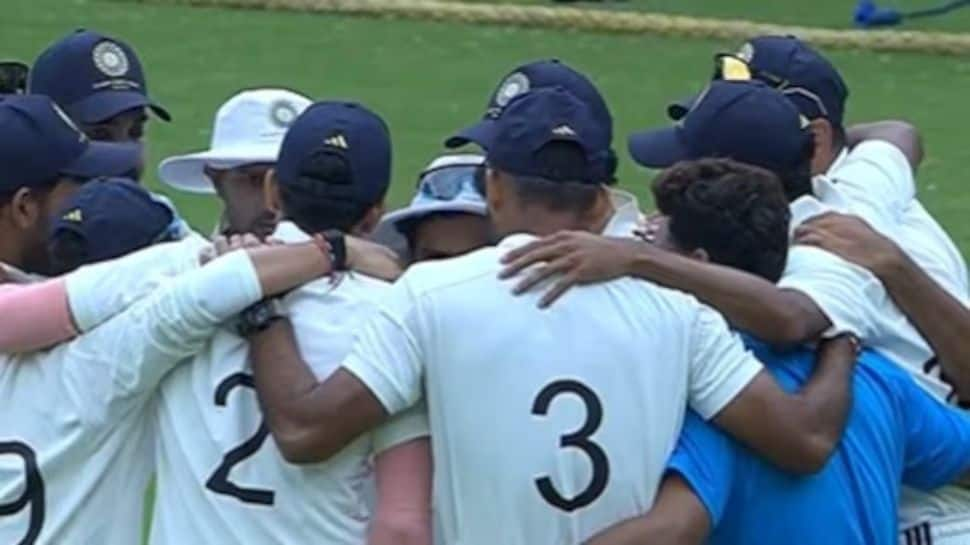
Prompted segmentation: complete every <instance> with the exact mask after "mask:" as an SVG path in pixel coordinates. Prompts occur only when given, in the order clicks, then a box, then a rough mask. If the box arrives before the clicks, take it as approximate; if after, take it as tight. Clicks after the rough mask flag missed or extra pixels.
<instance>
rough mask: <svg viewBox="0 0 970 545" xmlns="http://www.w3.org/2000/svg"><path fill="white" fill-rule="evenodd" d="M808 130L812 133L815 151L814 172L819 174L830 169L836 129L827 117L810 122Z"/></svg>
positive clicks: (813, 158) (813, 157)
mask: <svg viewBox="0 0 970 545" xmlns="http://www.w3.org/2000/svg"><path fill="white" fill-rule="evenodd" d="M808 130H809V131H811V133H812V141H813V143H814V144H815V151H814V153H813V154H812V174H819V173H822V172H825V171H826V170H827V169H828V164H829V162H830V160H831V157H832V154H833V152H834V151H835V150H833V144H834V142H835V131H834V130H833V129H832V124H831V123H829V121H828V120H827V119H822V118H820V117H819V118H815V119H813V120H811V121H810V122H809V123H808Z"/></svg>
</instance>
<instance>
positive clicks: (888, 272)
mask: <svg viewBox="0 0 970 545" xmlns="http://www.w3.org/2000/svg"><path fill="white" fill-rule="evenodd" d="M873 272H875V273H876V275H877V276H878V277H879V279H880V280H881V281H882V283H883V284H884V285H885V286H886V290H887V291H888V292H889V295H890V296H891V297H892V298H893V301H895V302H896V305H898V306H899V308H900V309H901V310H902V311H903V313H904V314H906V316H907V317H908V318H909V320H910V321H911V322H913V324H914V325H915V326H916V328H917V329H918V330H919V331H920V333H921V334H922V335H923V337H924V338H925V339H926V340H927V342H929V344H930V346H931V347H932V348H933V352H935V353H936V356H937V358H938V359H939V361H940V365H941V367H942V368H943V371H944V373H946V375H947V377H948V378H949V379H950V381H952V383H953V385H954V387H955V388H956V390H957V394H958V395H959V396H960V398H961V399H970V310H968V309H967V308H966V307H965V306H964V305H963V303H962V302H961V301H959V300H958V299H956V298H954V297H953V296H951V295H950V294H949V293H947V291H946V290H944V289H943V288H942V287H940V285H939V284H937V283H936V281H934V280H933V279H932V278H931V277H930V276H929V275H927V274H926V272H924V271H923V270H922V269H921V268H920V267H919V265H917V264H916V263H914V262H913V261H912V260H911V259H910V258H909V257H908V256H907V255H906V254H904V253H903V252H899V253H898V257H897V259H895V260H893V261H892V262H891V263H886V264H884V265H882V266H879V267H876V268H875V269H874V271H873Z"/></svg>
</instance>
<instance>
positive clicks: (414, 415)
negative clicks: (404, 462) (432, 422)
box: [372, 402, 431, 454]
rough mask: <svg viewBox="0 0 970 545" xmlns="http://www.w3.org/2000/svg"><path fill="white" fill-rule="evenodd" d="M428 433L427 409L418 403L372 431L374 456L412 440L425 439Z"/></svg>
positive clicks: (422, 403) (421, 403)
mask: <svg viewBox="0 0 970 545" xmlns="http://www.w3.org/2000/svg"><path fill="white" fill-rule="evenodd" d="M430 433H431V432H430V429H429V427H428V407H427V405H425V404H424V402H419V403H418V404H417V405H414V406H413V407H411V408H410V409H407V410H406V411H404V412H402V413H400V414H396V415H394V416H392V417H391V419H390V420H388V421H387V422H385V423H384V424H383V425H382V426H380V427H379V428H377V429H376V430H374V432H373V436H372V437H373V441H374V443H373V445H374V454H380V453H381V452H384V451H385V450H387V449H389V448H393V447H396V446H397V445H400V444H402V443H407V442H408V441H411V440H413V439H419V438H421V437H427V436H428V435H429V434H430Z"/></svg>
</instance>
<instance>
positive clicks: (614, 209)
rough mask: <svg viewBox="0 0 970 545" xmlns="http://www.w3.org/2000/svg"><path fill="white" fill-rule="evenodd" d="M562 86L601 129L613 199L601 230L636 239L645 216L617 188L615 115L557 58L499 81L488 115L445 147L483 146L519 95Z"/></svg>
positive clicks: (603, 171)
mask: <svg viewBox="0 0 970 545" xmlns="http://www.w3.org/2000/svg"><path fill="white" fill-rule="evenodd" d="M553 87H562V88H564V89H566V90H567V91H569V92H570V93H572V95H573V96H575V97H576V98H577V99H579V100H580V101H582V102H583V103H584V104H585V105H586V107H587V108H589V110H590V114H591V115H592V116H593V118H594V119H595V120H596V122H597V123H598V124H599V125H600V127H601V134H602V136H603V138H604V139H605V140H604V146H605V148H606V151H605V152H603V155H602V157H598V158H597V161H598V162H600V163H601V165H600V166H599V167H597V168H598V169H599V172H598V173H597V174H596V178H597V179H598V180H599V181H600V182H601V183H602V184H604V185H606V186H608V187H609V188H610V200H609V202H607V203H604V204H603V206H602V209H601V210H597V211H596V213H597V214H598V215H599V216H600V223H599V224H598V226H597V227H598V230H599V231H600V232H602V233H604V234H607V235H610V236H624V237H629V236H633V233H634V232H635V231H636V230H637V229H639V228H641V227H642V226H643V221H644V218H643V214H641V213H640V205H639V203H637V198H636V196H635V195H633V194H632V193H630V192H628V191H624V190H622V189H619V188H617V187H615V186H616V167H617V164H618V161H617V157H616V152H615V151H613V148H612V142H613V115H612V114H611V113H610V109H609V106H608V105H607V103H606V100H605V99H604V98H603V95H602V94H601V93H600V92H599V89H597V88H596V85H594V84H593V82H592V81H591V80H590V79H589V78H588V77H586V76H585V75H584V74H582V73H581V72H579V71H577V70H575V69H574V68H572V67H570V66H569V65H567V64H566V63H564V62H562V61H560V60H558V59H544V60H538V61H532V62H529V63H525V64H523V65H521V66H518V67H516V68H514V69H513V70H512V71H511V72H509V73H508V74H507V75H506V76H505V77H504V78H502V80H501V81H500V82H499V84H498V86H497V87H496V88H495V91H493V92H492V95H491V96H490V97H489V100H488V104H487V106H486V109H485V114H484V115H483V116H482V118H481V120H479V121H478V122H477V123H475V124H474V125H471V126H469V127H466V128H465V129H462V130H461V131H459V132H458V133H456V134H455V135H453V136H451V137H449V138H448V139H447V140H445V146H447V147H449V148H457V147H460V146H464V145H466V144H469V143H477V144H479V146H480V145H481V144H480V142H482V141H483V140H484V139H487V138H490V136H491V134H492V132H493V131H494V127H495V126H496V120H497V119H498V117H499V116H501V115H502V112H503V111H504V110H505V108H506V106H508V104H509V102H510V101H511V100H512V99H513V98H515V97H516V96H518V95H520V94H523V93H527V92H529V91H531V90H535V89H548V88H553Z"/></svg>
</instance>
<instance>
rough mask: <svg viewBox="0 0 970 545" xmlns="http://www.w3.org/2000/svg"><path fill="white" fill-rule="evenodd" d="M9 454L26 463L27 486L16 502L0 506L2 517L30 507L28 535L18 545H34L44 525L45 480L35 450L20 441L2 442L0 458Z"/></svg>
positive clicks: (0, 444) (0, 443)
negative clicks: (41, 474) (38, 465)
mask: <svg viewBox="0 0 970 545" xmlns="http://www.w3.org/2000/svg"><path fill="white" fill-rule="evenodd" d="M5 454H9V455H13V456H18V457H19V458H20V459H22V460H23V461H24V474H25V475H26V485H25V486H24V491H23V493H22V494H21V495H20V497H19V498H17V499H16V500H14V501H12V502H10V503H5V504H3V505H0V516H7V515H13V514H15V513H19V512H21V511H23V510H24V509H26V508H27V507H28V506H30V519H29V521H30V522H29V524H28V526H27V533H26V534H25V535H24V537H23V539H21V540H20V541H18V542H17V544H18V545H32V544H33V543H36V542H37V537H38V536H39V535H40V529H41V527H42V526H43V525H44V480H43V479H42V478H41V476H40V469H39V468H38V467H37V454H36V453H34V449H32V448H30V447H29V446H28V445H27V444H25V443H22V442H20V441H2V442H0V456H2V455H5Z"/></svg>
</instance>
